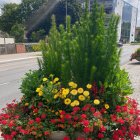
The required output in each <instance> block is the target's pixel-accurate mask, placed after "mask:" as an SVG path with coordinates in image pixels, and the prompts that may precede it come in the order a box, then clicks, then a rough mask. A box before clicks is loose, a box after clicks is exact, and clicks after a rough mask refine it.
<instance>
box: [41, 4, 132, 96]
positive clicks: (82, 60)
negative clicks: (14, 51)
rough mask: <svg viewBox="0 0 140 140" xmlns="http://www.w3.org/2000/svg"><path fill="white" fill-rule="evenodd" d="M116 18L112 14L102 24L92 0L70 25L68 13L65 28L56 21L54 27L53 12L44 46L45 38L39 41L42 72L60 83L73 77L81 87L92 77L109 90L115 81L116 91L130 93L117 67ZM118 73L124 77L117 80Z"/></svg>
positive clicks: (100, 12)
mask: <svg viewBox="0 0 140 140" xmlns="http://www.w3.org/2000/svg"><path fill="white" fill-rule="evenodd" d="M86 7H87V6H86ZM118 21H119V17H116V16H115V15H112V17H111V19H110V22H109V24H108V26H107V27H105V14H104V9H103V7H99V6H98V4H97V3H96V2H95V3H94V5H93V8H92V12H91V13H89V12H88V8H86V9H85V12H84V14H83V16H82V17H81V19H80V21H79V22H76V23H75V24H74V25H71V18H70V17H69V16H68V17H67V26H66V27H67V28H66V29H65V28H64V26H63V25H60V27H59V30H57V28H56V23H55V17H54V16H53V18H52V28H51V30H50V33H49V37H48V46H46V44H45V42H42V43H41V46H42V48H43V51H42V54H43V63H42V68H43V71H44V73H45V75H49V74H51V73H53V74H55V76H57V77H60V79H61V81H62V84H63V85H64V86H66V83H68V81H74V82H76V83H78V85H80V86H82V87H85V85H86V84H87V83H93V82H94V81H95V82H97V83H99V82H101V83H103V84H106V83H107V85H108V87H109V88H110V90H113V88H114V86H116V85H119V86H117V87H116V88H117V89H118V90H116V92H118V91H119V93H121V94H122V93H123V94H124V95H126V94H130V93H131V92H132V89H131V86H130V81H129V78H128V76H127V74H125V72H124V71H121V70H120V60H119V58H120V52H121V51H119V50H118V48H117V25H118ZM118 75H119V76H118ZM122 75H124V76H122ZM122 77H123V78H124V80H121V78H122ZM125 84H126V86H125ZM110 85H113V87H112V86H110ZM125 88H128V90H126V89H125ZM114 92H115V91H114ZM114 92H113V93H114ZM116 92H115V93H116Z"/></svg>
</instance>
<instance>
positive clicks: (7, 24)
mask: <svg viewBox="0 0 140 140" xmlns="http://www.w3.org/2000/svg"><path fill="white" fill-rule="evenodd" d="M18 9H19V5H18V4H15V3H10V4H5V5H4V6H3V7H2V9H1V10H2V15H1V16H0V30H2V31H4V32H7V33H10V31H11V28H12V26H13V25H14V24H15V23H16V22H19V21H20V18H19V13H18Z"/></svg>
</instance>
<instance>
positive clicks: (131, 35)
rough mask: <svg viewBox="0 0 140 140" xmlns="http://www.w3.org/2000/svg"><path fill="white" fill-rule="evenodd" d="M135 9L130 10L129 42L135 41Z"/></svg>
mask: <svg viewBox="0 0 140 140" xmlns="http://www.w3.org/2000/svg"><path fill="white" fill-rule="evenodd" d="M136 17H137V9H136V8H135V7H133V8H132V17H131V29H130V42H134V41H135V30H136V24H137V18H136Z"/></svg>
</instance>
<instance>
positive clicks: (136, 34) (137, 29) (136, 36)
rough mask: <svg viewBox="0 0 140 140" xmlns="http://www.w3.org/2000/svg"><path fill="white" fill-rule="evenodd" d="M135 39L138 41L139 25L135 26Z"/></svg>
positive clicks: (139, 38) (139, 36)
mask: <svg viewBox="0 0 140 140" xmlns="http://www.w3.org/2000/svg"><path fill="white" fill-rule="evenodd" d="M135 40H136V41H140V27H136V33H135Z"/></svg>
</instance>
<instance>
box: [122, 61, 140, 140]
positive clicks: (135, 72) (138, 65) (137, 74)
mask: <svg viewBox="0 0 140 140" xmlns="http://www.w3.org/2000/svg"><path fill="white" fill-rule="evenodd" d="M122 68H124V69H125V70H126V71H127V72H128V73H129V78H130V80H131V82H132V86H133V88H134V93H133V94H132V95H131V97H132V98H133V99H135V100H136V101H137V102H138V103H139V106H138V107H139V109H140V62H138V61H137V60H133V61H130V62H129V63H128V64H126V65H124V66H122ZM135 140H140V136H139V137H136V138H135Z"/></svg>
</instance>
